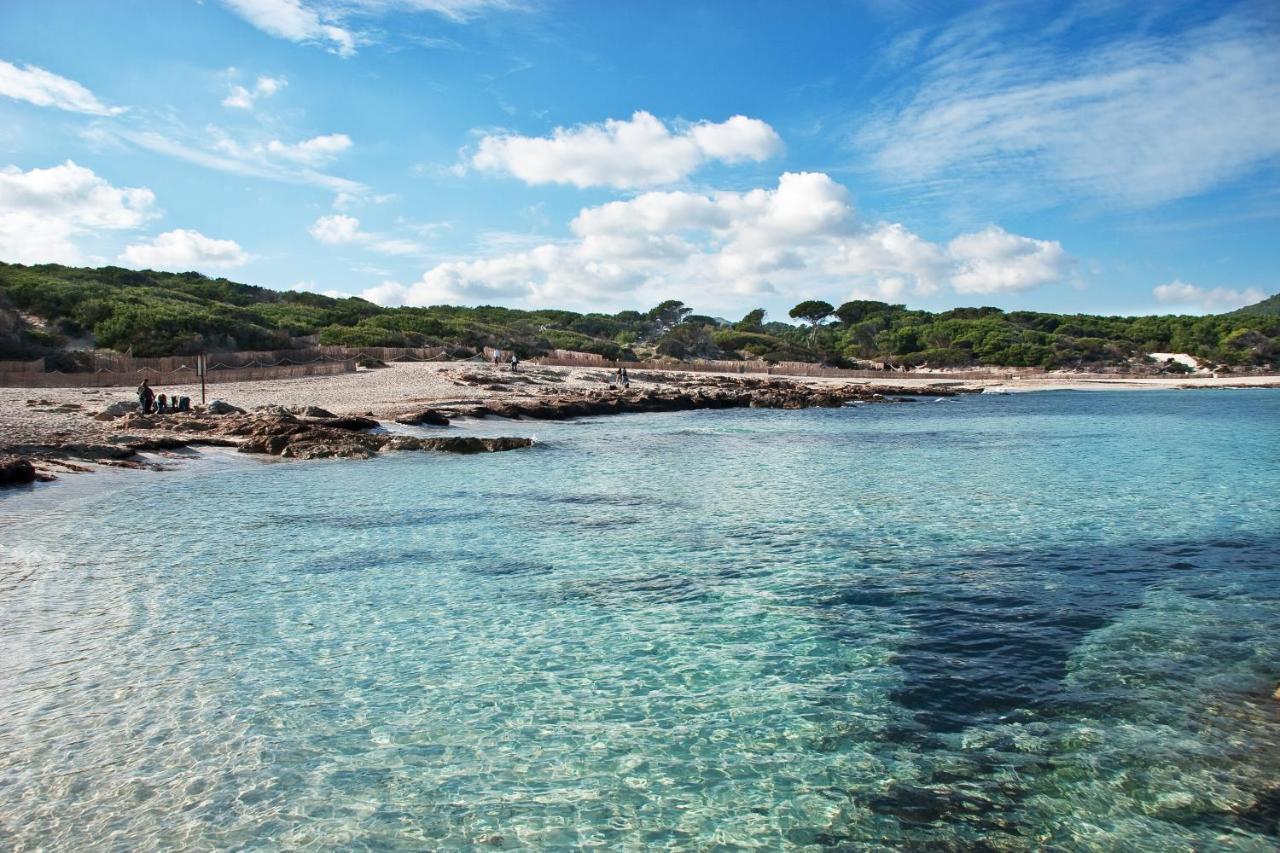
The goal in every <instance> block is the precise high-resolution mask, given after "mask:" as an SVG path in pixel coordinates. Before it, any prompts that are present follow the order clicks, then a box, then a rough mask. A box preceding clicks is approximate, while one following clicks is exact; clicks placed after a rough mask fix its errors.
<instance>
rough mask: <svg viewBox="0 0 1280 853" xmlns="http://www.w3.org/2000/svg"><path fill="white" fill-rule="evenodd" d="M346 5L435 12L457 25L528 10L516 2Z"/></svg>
mask: <svg viewBox="0 0 1280 853" xmlns="http://www.w3.org/2000/svg"><path fill="white" fill-rule="evenodd" d="M345 5H346V6H348V7H350V8H353V9H359V10H362V11H364V12H367V13H371V14H385V13H387V12H398V11H406V12H434V13H435V14H437V15H440V16H442V17H444V18H448V19H449V20H451V21H454V22H456V23H465V22H467V21H470V20H473V19H474V18H477V17H479V16H480V15H481V14H483V13H485V12H488V11H511V10H519V9H524V8H526V6H525V4H523V3H521V2H517V1H516V0H345Z"/></svg>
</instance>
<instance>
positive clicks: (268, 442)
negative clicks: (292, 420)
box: [239, 435, 289, 456]
mask: <svg viewBox="0 0 1280 853" xmlns="http://www.w3.org/2000/svg"><path fill="white" fill-rule="evenodd" d="M288 446H289V437H288V436H287V435H257V436H254V437H253V438H250V439H249V440H247V441H242V442H240V448H239V451H240V452H241V453H265V454H267V455H268V456H279V455H280V454H281V453H284V449H285V448H286V447H288Z"/></svg>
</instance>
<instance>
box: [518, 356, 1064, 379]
mask: <svg viewBox="0 0 1280 853" xmlns="http://www.w3.org/2000/svg"><path fill="white" fill-rule="evenodd" d="M532 362H533V363H536V364H542V365H547V366H554V367H607V368H615V367H618V366H624V367H626V368H627V370H666V371H673V372H681V373H737V374H744V375H745V374H757V375H764V376H803V377H808V378H821V379H894V378H904V377H908V376H910V377H917V378H918V377H921V376H927V377H930V378H935V377H936V378H937V379H939V380H945V379H960V380H962V379H1015V378H1018V377H1022V376H1037V375H1044V374H1045V371H1043V370H1040V371H1023V370H967V371H957V372H951V373H929V372H912V371H901V370H853V369H845V368H840V367H820V366H818V365H815V364H808V363H806V362H786V361H784V362H779V363H777V364H769V363H768V362H763V361H759V362H755V361H688V362H669V361H609V360H607V359H605V358H604V357H603V356H596V357H595V358H592V359H585V358H575V357H570V358H564V357H552V356H543V357H540V358H535V359H532Z"/></svg>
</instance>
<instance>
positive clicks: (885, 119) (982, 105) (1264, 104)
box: [858, 7, 1280, 206]
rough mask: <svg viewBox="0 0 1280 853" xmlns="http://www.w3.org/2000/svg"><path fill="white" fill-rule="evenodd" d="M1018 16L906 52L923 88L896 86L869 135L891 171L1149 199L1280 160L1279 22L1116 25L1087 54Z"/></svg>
mask: <svg viewBox="0 0 1280 853" xmlns="http://www.w3.org/2000/svg"><path fill="white" fill-rule="evenodd" d="M1135 9H1137V7H1135ZM1010 11H1013V12H1016V10H1002V12H1001V13H1000V15H994V14H992V12H991V10H990V9H989V8H986V7H983V8H981V9H979V10H977V11H974V12H972V13H970V14H969V15H967V16H962V17H961V18H960V19H959V20H958V21H956V22H953V24H952V25H951V26H950V27H949V28H947V29H945V30H943V31H941V32H936V33H922V32H916V33H914V34H913V38H912V39H911V40H910V41H909V42H903V43H902V44H900V45H898V46H897V47H896V48H895V51H896V54H897V55H895V57H894V59H895V61H897V62H903V63H904V64H905V63H907V62H909V63H910V64H911V65H913V66H914V68H913V70H915V71H917V72H918V73H917V74H910V75H908V74H902V75H899V79H903V80H910V81H912V83H911V84H910V85H911V88H910V89H906V90H904V91H900V92H898V93H896V97H894V95H893V93H891V94H890V96H889V98H888V100H889V101H890V103H893V104H894V106H893V107H891V108H889V109H887V110H885V111H884V112H882V113H881V114H880V115H878V116H875V117H874V118H873V119H872V120H871V121H869V122H866V123H865V124H864V125H863V126H862V128H861V129H860V132H859V134H858V140H859V142H860V143H861V145H862V147H863V148H864V149H865V150H867V151H868V152H869V153H870V155H871V160H872V163H873V165H875V166H876V167H878V169H879V170H880V171H881V172H882V173H883V174H885V175H887V176H892V179H893V180H894V181H895V182H897V183H901V182H903V181H916V182H919V183H922V184H929V183H930V182H934V181H937V182H944V181H945V182H946V183H947V185H948V187H949V188H950V190H951V191H952V192H954V191H955V188H956V185H957V183H958V182H959V181H965V180H967V181H971V182H973V183H975V184H977V185H978V186H980V187H982V188H983V189H984V190H985V191H986V192H988V193H989V192H990V191H991V190H992V189H993V188H996V189H999V190H1000V191H1002V192H1004V193H1008V194H1016V195H1020V196H1024V197H1025V193H1026V189H1025V188H1027V187H1034V192H1035V194H1036V200H1038V201H1039V200H1044V199H1046V198H1048V199H1049V200H1051V201H1052V200H1057V199H1060V198H1062V197H1083V198H1093V199H1102V200H1105V201H1108V202H1113V203H1118V204H1120V205H1123V206H1142V205H1152V204H1157V203H1160V202H1163V201H1167V200H1171V199H1177V198H1183V197H1187V196H1193V195H1197V194H1200V193H1203V192H1205V191H1207V190H1210V189H1212V188H1213V187H1215V186H1218V185H1220V184H1223V183H1225V182H1227V181H1230V180H1233V179H1236V178H1239V177H1240V176H1242V175H1245V174H1248V173H1249V172H1251V171H1253V170H1255V169H1257V168H1260V167H1262V166H1264V165H1265V164H1267V163H1274V162H1275V160H1276V158H1277V157H1278V156H1280V134H1277V133H1276V127H1277V126H1280V51H1277V50H1276V49H1275V46H1276V39H1277V33H1276V31H1275V28H1274V26H1271V25H1267V24H1265V23H1263V22H1259V21H1254V20H1249V19H1247V18H1244V17H1237V16H1234V15H1227V16H1225V17H1222V18H1220V19H1219V20H1217V21H1214V22H1211V23H1208V24H1204V25H1201V26H1197V27H1194V28H1190V29H1187V28H1183V29H1182V30H1181V31H1177V30H1175V31H1173V32H1169V28H1166V27H1153V26H1150V24H1149V22H1140V23H1135V25H1134V27H1133V28H1132V30H1130V33H1132V32H1135V31H1136V32H1137V33H1138V34H1136V35H1133V34H1129V33H1125V32H1124V30H1125V29H1127V28H1122V27H1120V26H1119V25H1117V24H1113V25H1111V26H1110V27H1109V28H1108V31H1107V32H1106V33H1105V35H1104V36H1102V37H1100V38H1098V39H1095V40H1093V41H1092V42H1091V45H1092V46H1091V47H1090V48H1088V49H1085V50H1079V49H1078V42H1079V39H1073V40H1069V42H1070V44H1071V49H1070V52H1067V49H1066V48H1064V47H1062V44H1063V42H1064V40H1063V39H1061V38H1057V39H1041V38H1039V37H1034V38H1032V39H1030V40H1028V39H1027V37H1025V36H1020V35H1017V34H1016V33H1015V30H1014V28H1015V27H1017V26H1018V21H1020V20H1021V19H1017V21H1015V20H1014V19H1016V18H1017V15H1016V14H1006V12H1010ZM1032 14H1035V15H1037V16H1039V15H1041V14H1042V13H1041V12H1040V11H1036V12H1033V13H1032ZM1112 14H1122V13H1120V12H1115V10H1114V9H1113V12H1112ZM1144 14H1145V13H1144ZM1049 23H1050V22H1046V21H1044V20H1039V19H1038V20H1037V21H1036V22H1035V26H1034V27H1031V28H1029V29H1030V30H1031V31H1032V32H1034V33H1042V32H1046V31H1049V30H1051V29H1052V27H1050V26H1049ZM1069 23H1070V22H1067V23H1064V25H1069ZM1118 33H1119V34H1118ZM904 45H905V46H904ZM904 51H905V53H906V54H908V56H903V55H901V54H903V53H904Z"/></svg>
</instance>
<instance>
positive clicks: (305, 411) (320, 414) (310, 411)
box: [286, 406, 337, 418]
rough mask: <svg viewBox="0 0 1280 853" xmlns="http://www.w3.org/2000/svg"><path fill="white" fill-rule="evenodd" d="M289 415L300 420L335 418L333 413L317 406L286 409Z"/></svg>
mask: <svg viewBox="0 0 1280 853" xmlns="http://www.w3.org/2000/svg"><path fill="white" fill-rule="evenodd" d="M286 411H288V412H289V413H290V414H293V415H297V416H298V417H300V418H336V417H337V415H335V414H334V413H333V412H331V411H329V410H328V409H322V408H320V407H319V406H294V407H293V408H291V409H287V410H286Z"/></svg>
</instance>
